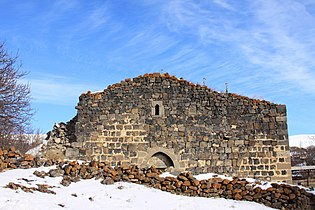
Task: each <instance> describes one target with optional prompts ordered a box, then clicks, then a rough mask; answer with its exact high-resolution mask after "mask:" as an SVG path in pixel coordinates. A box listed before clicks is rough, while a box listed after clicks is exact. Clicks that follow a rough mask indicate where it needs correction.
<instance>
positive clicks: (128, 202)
mask: <svg viewBox="0 0 315 210" xmlns="http://www.w3.org/2000/svg"><path fill="white" fill-rule="evenodd" d="M50 168H51V167H50ZM50 168H43V167H42V168H38V169H24V170H23V169H16V170H10V171H6V172H2V173H0V186H1V188H0V210H11V209H12V210H16V209H19V210H36V209H38V210H42V209H45V210H46V209H74V210H88V209H93V210H98V209H116V210H121V209H122V210H124V209H128V210H130V209H131V210H132V209H134V210H146V209H150V210H151V209H152V210H154V209H156V210H161V209H163V210H164V209H165V210H167V209H169V210H185V209H187V210H194V209H203V210H204V209H211V210H231V209H233V210H244V209H246V210H268V209H272V208H269V207H266V206H263V205H261V204H257V203H254V202H247V201H234V200H227V199H223V198H198V197H186V196H179V195H173V194H170V193H167V192H163V191H160V190H156V189H153V188H148V187H145V186H142V185H137V184H132V183H125V182H118V183H115V184H114V185H102V184H101V183H100V180H82V181H80V182H77V183H72V184H71V185H70V186H69V187H64V186H62V185H60V184H59V182H60V181H61V177H57V178H50V177H46V178H44V179H42V178H39V177H37V176H35V175H33V172H34V171H35V170H38V171H42V170H45V171H48V170H49V169H50ZM22 178H24V179H22ZM9 182H14V183H17V184H22V185H25V186H28V187H36V184H48V185H50V186H54V187H53V188H52V189H51V190H53V191H55V192H56V194H55V195H54V194H46V193H41V192H34V193H26V192H23V191H22V190H20V189H19V190H17V191H15V190H12V189H7V188H3V186H5V185H6V184H8V183H9Z"/></svg>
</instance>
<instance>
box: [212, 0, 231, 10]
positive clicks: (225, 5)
mask: <svg viewBox="0 0 315 210" xmlns="http://www.w3.org/2000/svg"><path fill="white" fill-rule="evenodd" d="M213 2H214V3H215V4H218V5H220V6H221V7H223V8H224V9H228V10H234V7H233V6H232V5H231V4H229V3H228V2H227V1H226V0H213Z"/></svg>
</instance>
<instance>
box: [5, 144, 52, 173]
mask: <svg viewBox="0 0 315 210" xmlns="http://www.w3.org/2000/svg"><path fill="white" fill-rule="evenodd" d="M49 163H50V164H51V165H52V164H53V163H52V161H48V162H47V163H46V165H47V164H49ZM44 164H45V162H44V161H43V160H42V159H40V158H38V157H34V156H32V155H30V154H24V155H22V154H21V153H20V152H19V151H18V150H17V149H16V148H15V147H10V148H8V149H1V148H0V172H1V171H3V170H5V169H15V168H22V169H26V168H34V167H39V166H42V165H44Z"/></svg>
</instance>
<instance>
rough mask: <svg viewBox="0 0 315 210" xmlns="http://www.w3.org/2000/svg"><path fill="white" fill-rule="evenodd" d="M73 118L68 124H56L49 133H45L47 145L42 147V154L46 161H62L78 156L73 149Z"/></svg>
mask: <svg viewBox="0 0 315 210" xmlns="http://www.w3.org/2000/svg"><path fill="white" fill-rule="evenodd" d="M76 120H77V118H76V117H74V118H73V119H71V120H70V121H69V122H67V123H64V122H61V123H56V124H55V125H54V127H53V129H52V130H51V131H49V132H48V133H47V138H46V140H47V145H44V146H43V147H42V153H44V156H45V157H47V158H48V159H55V160H56V159H64V158H65V156H66V157H67V158H73V157H76V156H78V151H77V150H74V149H73V143H76V140H77V138H76V136H75V123H76Z"/></svg>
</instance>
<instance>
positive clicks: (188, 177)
mask: <svg viewBox="0 0 315 210" xmlns="http://www.w3.org/2000/svg"><path fill="white" fill-rule="evenodd" d="M42 165H45V166H51V165H56V166H57V167H56V169H51V170H49V171H48V172H44V171H35V172H34V174H35V175H36V176H39V177H41V178H45V176H49V177H63V179H62V181H61V184H62V185H64V186H69V185H70V184H71V183H72V182H78V181H80V180H81V179H92V178H94V179H99V180H101V181H100V182H101V183H102V184H106V185H107V184H113V183H115V182H119V181H126V182H132V183H136V184H143V185H146V186H149V187H153V188H156V189H160V190H163V191H167V192H170V193H174V194H178V195H185V196H200V197H220V198H227V199H234V200H244V201H254V202H257V203H261V204H264V205H266V206H269V207H272V208H276V209H282V210H284V209H286V210H287V209H288V210H289V209H290V210H291V209H292V210H293V209H294V210H314V209H315V195H313V194H311V193H308V192H306V191H305V190H304V189H301V188H299V187H297V186H290V185H286V184H277V183H272V184H271V186H272V187H269V188H267V189H262V188H261V187H260V186H258V185H259V184H260V183H251V182H248V181H246V180H245V179H238V178H234V179H233V180H229V179H221V178H218V177H215V178H210V179H207V180H201V181H199V180H197V179H196V178H195V177H194V176H193V175H192V173H190V172H184V173H181V174H179V175H178V176H177V177H165V178H163V177H161V176H160V175H161V173H162V171H160V170H158V169H156V168H155V167H150V168H144V169H140V168H138V167H137V166H134V165H122V166H116V167H114V168H113V167H112V166H111V165H110V164H108V163H106V162H98V161H91V162H84V163H81V164H79V163H78V162H77V161H61V162H58V161H45V160H43V159H39V158H34V157H33V156H31V155H21V154H20V153H19V152H18V151H17V150H15V148H13V147H12V148H10V149H8V150H2V149H1V150H0V171H2V170H4V169H15V168H31V167H39V166H42ZM6 187H8V188H11V189H15V190H17V189H19V188H21V189H22V190H24V191H26V192H28V191H29V192H33V191H40V192H46V193H53V191H51V190H49V189H48V188H50V187H49V186H38V188H27V187H25V186H22V185H19V184H15V183H9V184H8V185H7V186H6Z"/></svg>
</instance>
